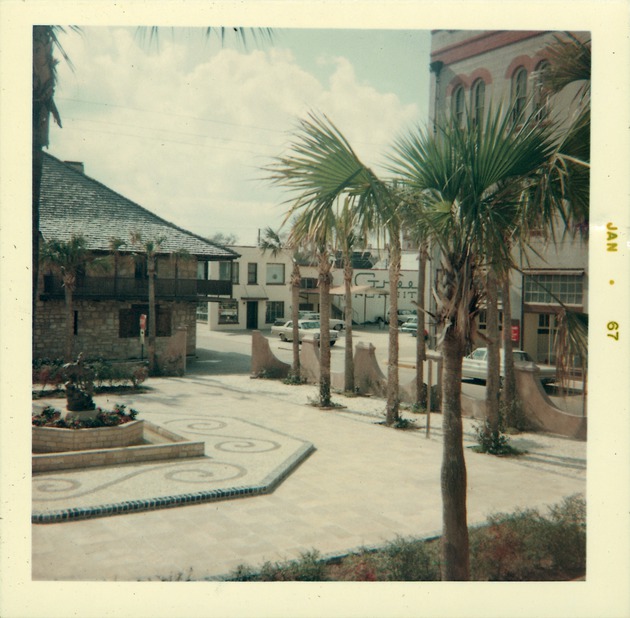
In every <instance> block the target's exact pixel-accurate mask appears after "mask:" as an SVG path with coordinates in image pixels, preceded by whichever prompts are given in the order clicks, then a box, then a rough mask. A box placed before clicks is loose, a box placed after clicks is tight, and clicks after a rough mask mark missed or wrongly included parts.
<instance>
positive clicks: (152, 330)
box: [131, 232, 166, 375]
mask: <svg viewBox="0 0 630 618" xmlns="http://www.w3.org/2000/svg"><path fill="white" fill-rule="evenodd" d="M165 240H166V238H165V237H164V236H160V237H158V238H149V239H143V238H142V234H140V232H133V233H132V234H131V243H132V245H137V246H139V249H137V251H138V253H139V254H140V256H141V257H142V259H143V260H145V261H146V266H147V277H148V290H149V291H148V301H149V333H148V336H147V356H148V361H149V375H156V374H157V373H158V370H159V368H158V363H157V358H156V350H155V339H156V331H157V319H156V311H157V309H156V304H155V276H156V262H157V256H158V254H159V252H160V249H161V248H162V245H163V244H164V241H165Z"/></svg>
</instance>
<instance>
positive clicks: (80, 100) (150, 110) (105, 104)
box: [57, 97, 286, 134]
mask: <svg viewBox="0 0 630 618" xmlns="http://www.w3.org/2000/svg"><path fill="white" fill-rule="evenodd" d="M57 100H58V101H72V102H74V103H87V104H88V105H100V106H101V107H118V108H120V109H129V110H133V111H135V112H142V113H146V112H148V113H150V114H158V115H160V116H173V117H176V118H188V119H189V120H198V121H201V122H211V123H214V124H223V125H227V126H232V127H242V128H245V129H257V130H258V131H269V132H271V133H282V134H286V132H285V131H281V130H280V129H271V128H269V127H259V126H256V125H248V124H241V123H237V122H228V121H227V120H213V119H211V118H200V117H198V116H189V115H187V114H175V113H173V112H161V111H157V110H152V109H142V108H140V107H129V106H127V105H117V104H116V103H101V102H99V101H85V100H83V99H71V98H65V97H59V98H57Z"/></svg>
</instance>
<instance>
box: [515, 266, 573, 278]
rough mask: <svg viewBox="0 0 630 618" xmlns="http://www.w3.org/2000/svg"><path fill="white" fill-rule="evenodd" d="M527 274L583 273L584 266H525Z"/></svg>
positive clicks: (524, 270)
mask: <svg viewBox="0 0 630 618" xmlns="http://www.w3.org/2000/svg"><path fill="white" fill-rule="evenodd" d="M523 274H525V275H573V276H577V275H583V274H584V269H583V268H523Z"/></svg>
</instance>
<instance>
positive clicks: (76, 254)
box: [41, 235, 105, 363]
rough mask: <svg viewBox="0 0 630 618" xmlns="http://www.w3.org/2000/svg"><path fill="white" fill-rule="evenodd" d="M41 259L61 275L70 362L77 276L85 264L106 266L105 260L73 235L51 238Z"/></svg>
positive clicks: (66, 357) (65, 356) (66, 359)
mask: <svg viewBox="0 0 630 618" xmlns="http://www.w3.org/2000/svg"><path fill="white" fill-rule="evenodd" d="M41 261H42V263H43V264H45V265H46V266H49V267H50V268H51V269H52V270H53V271H55V272H57V273H58V274H59V275H60V276H61V280H62V282H63V290H64V298H65V304H66V327H65V345H64V360H65V362H67V363H68V362H70V361H71V360H72V357H73V344H74V292H75V290H76V287H77V276H78V275H79V273H80V271H81V270H83V269H84V268H85V266H86V265H87V264H88V263H90V262H94V263H96V264H98V265H102V266H104V264H105V263H104V262H103V261H102V260H100V259H98V258H96V257H95V256H94V255H93V254H92V253H91V251H90V250H89V249H88V248H87V244H86V242H85V238H83V236H80V235H79V236H72V237H71V238H70V240H67V241H63V240H54V239H53V240H49V241H47V242H45V243H44V244H43V245H42V247H41Z"/></svg>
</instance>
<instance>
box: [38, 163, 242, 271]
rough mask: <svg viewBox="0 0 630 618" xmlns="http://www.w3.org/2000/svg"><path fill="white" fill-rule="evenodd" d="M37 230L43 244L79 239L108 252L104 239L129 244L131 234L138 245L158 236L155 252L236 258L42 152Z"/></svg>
mask: <svg viewBox="0 0 630 618" xmlns="http://www.w3.org/2000/svg"><path fill="white" fill-rule="evenodd" d="M39 216H40V221H39V229H40V232H41V235H42V237H43V238H44V240H51V239H56V240H62V241H64V240H70V238H71V237H72V236H73V235H75V236H78V235H82V236H83V237H84V238H85V240H86V243H87V248H88V249H91V250H93V251H109V250H110V240H111V239H112V238H119V239H121V240H123V241H125V242H126V243H127V244H126V245H125V246H123V247H122V248H121V251H123V252H124V251H125V250H127V251H133V250H134V249H136V250H137V249H139V248H140V247H139V246H134V245H132V243H131V235H132V234H133V233H134V232H137V233H139V234H140V235H141V237H142V239H143V240H144V241H148V240H155V239H157V238H160V237H164V238H165V240H164V242H163V243H162V246H161V249H160V253H164V254H168V253H174V252H176V251H186V252H188V253H189V254H190V255H194V256H197V257H199V258H202V259H203V258H205V259H206V260H231V259H234V258H237V257H239V255H238V253H236V252H234V251H232V250H231V249H228V248H227V247H222V246H220V245H216V244H214V243H211V242H210V241H208V240H205V239H204V238H202V237H201V236H197V235H196V234H193V233H191V232H188V231H186V230H184V229H182V228H180V227H177V226H176V225H174V224H173V223H169V222H168V221H165V220H164V219H162V218H160V217H158V216H157V215H155V214H153V213H152V212H150V211H148V210H147V209H146V208H143V207H142V206H140V205H138V204H136V203H135V202H132V201H131V200H128V199H127V198H125V197H123V196H122V195H120V194H118V193H116V192H115V191H112V190H111V189H109V188H108V187H106V186H105V185H103V184H101V183H100V182H98V181H96V180H94V179H93V178H90V177H89V176H86V175H85V174H84V173H82V172H81V171H79V170H78V169H76V166H73V165H71V164H68V163H64V162H62V161H60V160H59V159H57V158H55V157H53V156H51V155H49V154H47V153H44V169H43V175H42V186H41V197H40V213H39Z"/></svg>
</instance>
